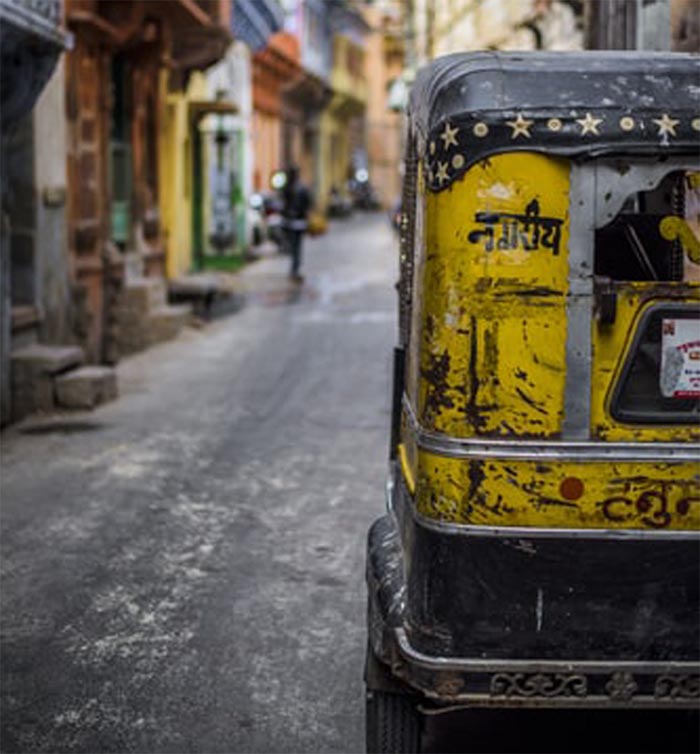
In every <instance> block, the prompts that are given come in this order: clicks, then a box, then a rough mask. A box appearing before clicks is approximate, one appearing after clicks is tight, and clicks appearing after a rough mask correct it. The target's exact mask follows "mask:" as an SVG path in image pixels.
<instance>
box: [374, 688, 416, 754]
mask: <svg viewBox="0 0 700 754" xmlns="http://www.w3.org/2000/svg"><path fill="white" fill-rule="evenodd" d="M420 722H421V721H420V713H419V712H418V709H417V706H416V700H415V698H414V697H412V696H410V695H408V694H394V693H391V692H389V691H379V690H372V691H368V692H367V708H366V718H365V732H366V735H367V752H368V754H388V752H394V753H395V754H418V752H420V728H421V726H420Z"/></svg>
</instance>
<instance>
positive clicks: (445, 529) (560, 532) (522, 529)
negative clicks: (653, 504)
mask: <svg viewBox="0 0 700 754" xmlns="http://www.w3.org/2000/svg"><path fill="white" fill-rule="evenodd" d="M411 510H412V513H413V519H414V521H415V522H416V523H417V524H418V525H419V526H422V527H424V528H425V529H430V530H431V531H434V532H437V533H438V534H447V535H452V536H455V535H457V536H462V537H501V538H503V539H515V540H528V539H565V538H566V539H618V540H630V539H633V540H634V541H635V542H639V541H640V540H646V539H672V540H673V541H674V542H677V541H681V540H683V541H685V540H698V541H699V542H700V531H694V530H679V529H674V530H673V531H663V530H657V529H536V528H534V527H533V528H529V527H527V526H473V525H472V524H454V523H449V522H446V521H438V520H436V519H432V518H427V517H426V516H422V515H421V514H420V513H418V511H417V510H416V509H415V506H414V505H413V504H411Z"/></svg>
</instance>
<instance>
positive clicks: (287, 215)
mask: <svg viewBox="0 0 700 754" xmlns="http://www.w3.org/2000/svg"><path fill="white" fill-rule="evenodd" d="M282 199H283V207H282V227H283V228H284V234H285V240H286V243H287V250H288V251H289V254H290V256H291V258H292V266H291V269H290V272H289V277H290V278H291V279H292V280H293V281H294V282H295V283H301V282H303V280H304V278H303V276H302V275H301V274H300V272H299V269H300V267H301V247H302V241H303V238H304V233H306V231H307V229H308V227H309V220H308V217H309V210H310V209H311V194H310V193H309V190H308V189H307V188H306V186H304V184H303V183H301V181H300V180H299V168H298V167H297V166H296V165H292V166H291V167H289V168H288V169H287V181H286V183H285V185H284V189H283V192H282Z"/></svg>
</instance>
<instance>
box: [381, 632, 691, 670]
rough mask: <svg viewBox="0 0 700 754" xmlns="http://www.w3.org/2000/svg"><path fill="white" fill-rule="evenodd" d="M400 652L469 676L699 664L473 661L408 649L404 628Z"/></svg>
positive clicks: (418, 663)
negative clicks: (474, 674) (477, 674)
mask: <svg viewBox="0 0 700 754" xmlns="http://www.w3.org/2000/svg"><path fill="white" fill-rule="evenodd" d="M394 636H395V638H396V642H397V646H398V648H399V652H400V653H401V655H402V656H403V658H404V659H405V660H408V662H410V663H411V664H412V665H416V666H418V667H421V668H425V669H426V670H438V671H451V672H471V673H494V672H495V673H513V672H522V673H577V672H586V673H611V672H612V673H614V672H618V671H627V672H632V673H640V674H645V673H647V674H655V673H659V674H671V673H676V674H679V673H698V672H700V663H698V662H635V661H631V660H620V661H617V660H605V661H601V660H570V661H566V660H476V659H467V658H464V657H441V656H436V655H426V654H423V652H419V651H418V650H417V649H414V648H413V647H412V646H411V642H410V641H409V639H408V635H407V634H406V629H404V628H401V627H400V626H399V627H397V628H395V629H394Z"/></svg>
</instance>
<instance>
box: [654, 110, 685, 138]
mask: <svg viewBox="0 0 700 754" xmlns="http://www.w3.org/2000/svg"><path fill="white" fill-rule="evenodd" d="M652 122H653V123H656V125H657V126H658V127H659V133H658V136H667V135H669V134H670V135H671V136H676V135H677V134H676V126H677V125H678V124H679V123H680V121H679V120H674V119H673V118H670V117H669V115H668V113H664V114H663V115H662V116H661V117H660V118H654V119H653V121H652Z"/></svg>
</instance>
